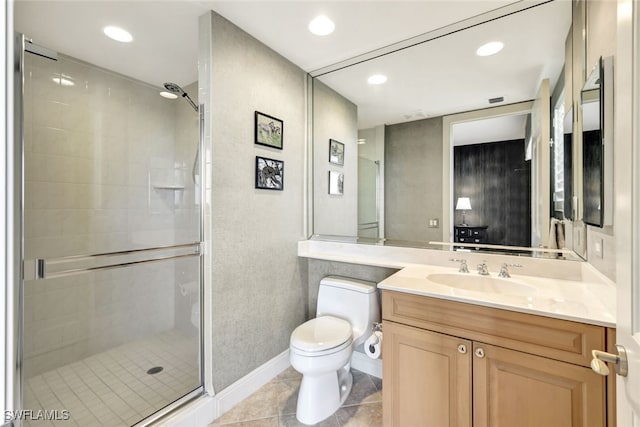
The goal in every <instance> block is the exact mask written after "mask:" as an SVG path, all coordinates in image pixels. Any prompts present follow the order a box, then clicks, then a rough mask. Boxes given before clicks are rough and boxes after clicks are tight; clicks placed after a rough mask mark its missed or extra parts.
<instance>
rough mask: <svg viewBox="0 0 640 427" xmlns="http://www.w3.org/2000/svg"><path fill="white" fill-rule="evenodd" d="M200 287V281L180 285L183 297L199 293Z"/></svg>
mask: <svg viewBox="0 0 640 427" xmlns="http://www.w3.org/2000/svg"><path fill="white" fill-rule="evenodd" d="M199 289H200V286H199V284H198V282H187V283H183V284H182V285H180V293H181V294H182V296H183V297H186V296H187V295H193V294H196V293H198V290H199Z"/></svg>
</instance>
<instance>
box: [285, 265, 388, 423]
mask: <svg viewBox="0 0 640 427" xmlns="http://www.w3.org/2000/svg"><path fill="white" fill-rule="evenodd" d="M316 316H317V317H316V318H315V319H311V320H309V321H307V322H305V323H303V324H302V325H300V326H298V327H297V328H296V329H295V330H294V331H293V333H292V334H291V341H290V345H289V358H290V360H291V366H293V368H294V369H295V370H296V371H298V372H300V373H301V374H302V383H301V384H300V392H299V394H298V407H297V410H296V418H297V419H298V421H300V422H301V423H303V424H309V425H310V424H316V423H318V422H320V421H322V420H324V419H325V418H327V417H329V416H330V415H331V414H333V413H334V412H335V411H336V410H337V409H338V408H339V407H340V405H341V404H342V403H343V402H344V401H345V399H346V398H347V396H348V395H349V392H350V391H351V386H352V384H353V376H352V375H351V372H350V368H351V354H352V353H353V350H354V348H356V347H357V346H358V345H360V344H362V343H363V342H364V341H365V340H366V339H367V337H369V335H371V333H372V330H373V323H374V322H379V321H380V304H379V302H378V293H377V291H376V285H375V283H372V282H365V281H362V280H355V279H346V278H343V277H337V276H327V277H325V278H324V279H322V280H321V281H320V290H319V291H318V309H317V314H316Z"/></svg>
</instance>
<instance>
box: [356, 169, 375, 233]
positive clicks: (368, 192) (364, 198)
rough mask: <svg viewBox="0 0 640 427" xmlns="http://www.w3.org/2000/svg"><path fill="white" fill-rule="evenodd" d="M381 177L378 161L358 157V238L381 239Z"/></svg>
mask: <svg viewBox="0 0 640 427" xmlns="http://www.w3.org/2000/svg"><path fill="white" fill-rule="evenodd" d="M379 175H380V166H379V163H378V162H377V161H373V160H370V159H367V158H365V157H358V237H365V238H372V239H377V238H379V237H380V235H379V234H380V230H379V228H380V224H379V214H378V209H379V208H378V205H379V203H378V192H379V188H378V187H379V179H380V178H379Z"/></svg>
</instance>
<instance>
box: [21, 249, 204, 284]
mask: <svg viewBox="0 0 640 427" xmlns="http://www.w3.org/2000/svg"><path fill="white" fill-rule="evenodd" d="M162 252H170V254H166V255H162ZM203 253H204V243H203V242H194V243H187V244H181V245H173V246H158V247H154V248H145V249H132V250H128V251H118V252H105V253H101V254H91V255H72V256H67V257H60V258H49V259H44V258H38V259H35V260H25V262H24V269H23V271H24V280H34V279H35V280H44V279H54V278H57V277H66V276H73V275H76V274H82V273H92V272H97V271H104V270H111V269H115V268H122V267H129V266H133V265H139V264H147V263H153V262H160V261H167V260H170V259H179V258H187V257H195V256H200V255H202V254H203ZM154 254H159V255H154ZM125 256H135V257H136V259H133V260H123V261H122V260H121V261H119V262H111V263H106V264H101V265H98V266H89V267H79V268H67V269H62V270H56V271H53V272H50V271H49V270H50V268H49V267H51V266H54V265H64V264H67V263H73V262H81V261H92V262H99V261H100V260H102V259H108V258H114V257H125Z"/></svg>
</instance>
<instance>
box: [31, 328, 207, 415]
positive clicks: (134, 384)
mask: <svg viewBox="0 0 640 427" xmlns="http://www.w3.org/2000/svg"><path fill="white" fill-rule="evenodd" d="M154 366H162V367H163V368H164V369H163V370H162V371H161V372H159V373H157V374H154V375H149V374H147V370H148V369H149V368H151V367H154ZM198 366H199V362H198V340H197V337H187V336H185V335H183V334H181V333H180V332H178V331H167V332H163V333H160V334H157V335H155V336H153V337H150V338H148V339H145V340H140V341H134V342H131V343H128V344H125V345H122V346H119V347H116V348H113V349H111V350H108V351H105V352H103V353H99V354H96V355H93V356H90V357H88V358H86V359H83V360H80V361H78V362H74V363H71V364H69V365H65V366H63V367H61V368H58V369H54V370H52V371H49V372H45V373H43V374H40V375H36V376H34V377H31V378H28V379H27V380H26V381H25V384H24V402H25V408H26V409H30V410H33V411H38V410H44V409H46V410H63V409H66V410H68V411H69V415H70V417H71V419H70V420H67V421H56V422H50V421H32V422H25V423H24V425H25V426H26V427H29V426H34V427H36V426H37V427H41V426H64V427H71V426H79V427H93V426H104V427H118V426H130V425H133V424H135V423H136V422H138V421H140V420H141V419H143V418H145V417H147V416H149V415H150V414H152V413H154V412H155V411H157V410H158V409H160V408H162V407H164V406H166V405H167V404H168V403H169V402H172V401H174V400H176V399H177V398H179V397H181V396H183V395H185V394H187V393H189V392H190V391H192V390H194V389H195V388H197V386H198V384H199V383H200V380H199V370H198Z"/></svg>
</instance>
